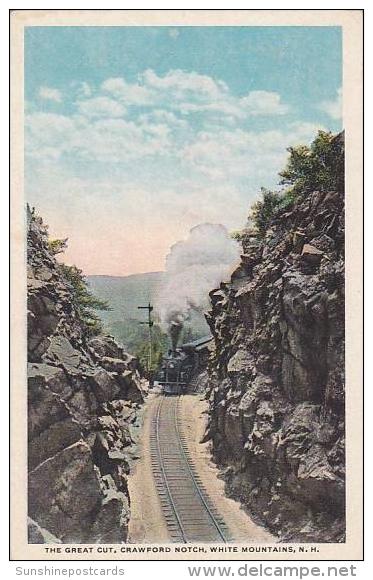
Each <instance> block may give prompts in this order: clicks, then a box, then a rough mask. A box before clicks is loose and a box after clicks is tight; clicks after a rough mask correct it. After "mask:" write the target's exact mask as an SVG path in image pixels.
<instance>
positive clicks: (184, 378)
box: [155, 336, 212, 395]
mask: <svg viewBox="0 0 373 580" xmlns="http://www.w3.org/2000/svg"><path fill="white" fill-rule="evenodd" d="M211 340H212V337H211V336H205V337H203V338H200V339H199V340H196V341H194V342H189V343H186V344H183V345H182V346H181V347H180V348H175V349H170V350H169V351H168V354H167V355H166V356H165V357H163V359H162V363H161V366H160V369H159V371H158V373H157V375H156V377H155V384H158V385H161V386H162V391H163V393H164V394H165V395H181V394H183V393H185V392H186V390H187V387H188V384H189V383H190V381H191V379H192V377H193V376H194V375H195V374H197V373H198V372H199V370H200V369H201V367H202V366H203V365H204V363H205V362H206V358H207V356H208V354H209V350H208V346H209V344H210V343H211Z"/></svg>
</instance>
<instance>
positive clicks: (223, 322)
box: [207, 192, 345, 542]
mask: <svg viewBox="0 0 373 580" xmlns="http://www.w3.org/2000/svg"><path fill="white" fill-rule="evenodd" d="M343 204H344V196H343V194H342V193H337V192H329V193H320V192H314V193H313V194H311V195H308V196H307V197H305V198H303V199H301V200H300V201H298V202H296V203H295V205H293V207H292V208H291V209H283V210H281V212H279V213H278V214H276V216H275V218H274V219H273V221H272V222H271V225H270V228H269V229H268V230H267V233H266V236H265V238H264V239H262V240H259V239H258V238H257V237H255V235H251V236H250V235H247V236H246V237H245V239H244V240H243V252H244V253H243V255H242V261H241V264H240V266H239V268H238V269H237V270H236V271H235V272H234V273H233V275H232V278H231V282H230V283H223V284H221V286H220V288H219V289H217V290H214V291H213V292H211V294H210V296H211V304H212V309H211V311H210V312H209V313H208V314H207V321H208V323H209V325H210V328H211V331H212V333H213V336H214V339H215V346H216V351H215V355H214V356H213V358H212V360H211V362H210V376H211V379H210V385H209V391H208V396H209V398H210V425H209V428H208V434H207V436H208V437H210V438H211V439H212V445H213V452H214V455H215V458H216V460H217V462H218V463H219V464H220V465H221V466H222V468H223V472H224V474H225V479H226V482H227V488H228V490H229V492H230V494H232V495H233V496H234V497H236V498H239V499H240V500H241V502H242V503H243V504H244V505H245V506H246V507H247V508H248V509H249V510H250V511H251V513H252V514H253V515H254V516H256V517H257V519H258V520H260V521H261V522H262V523H264V524H266V525H267V526H268V527H269V528H270V529H271V531H272V532H274V533H277V534H278V536H279V538H280V539H281V540H283V541H301V542H302V541H313V542H315V541H320V542H327V541H330V542H331V541H333V542H334V541H343V537H344V528H345V525H344V497H345V488H344V206H343Z"/></svg>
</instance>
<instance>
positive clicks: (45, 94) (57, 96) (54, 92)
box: [38, 87, 62, 103]
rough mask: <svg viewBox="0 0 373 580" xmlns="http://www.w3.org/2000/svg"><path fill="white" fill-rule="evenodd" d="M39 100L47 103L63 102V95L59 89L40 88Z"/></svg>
mask: <svg viewBox="0 0 373 580" xmlns="http://www.w3.org/2000/svg"><path fill="white" fill-rule="evenodd" d="M38 95H39V98H40V99H44V100H46V101H54V102H55V103H61V102H62V93H61V91H59V90H58V89H53V88H52V87H40V88H39V93H38Z"/></svg>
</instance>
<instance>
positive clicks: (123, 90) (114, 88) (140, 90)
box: [101, 77, 154, 106]
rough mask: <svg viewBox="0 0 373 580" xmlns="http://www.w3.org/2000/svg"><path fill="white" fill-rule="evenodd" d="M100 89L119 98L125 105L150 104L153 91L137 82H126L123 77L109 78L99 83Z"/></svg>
mask: <svg viewBox="0 0 373 580" xmlns="http://www.w3.org/2000/svg"><path fill="white" fill-rule="evenodd" d="M101 90H102V91H104V92H105V93H109V94H110V95H111V96H113V97H115V98H117V99H119V100H120V101H121V102H123V103H124V104H125V105H137V106H141V105H151V104H152V103H153V100H154V94H153V92H152V91H151V90H150V89H149V88H148V87H145V86H143V85H141V84H139V83H136V84H131V83H127V81H125V80H124V79H123V78H120V77H117V78H110V79H107V80H106V81H104V82H103V83H102V84H101Z"/></svg>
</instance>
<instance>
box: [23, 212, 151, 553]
mask: <svg viewBox="0 0 373 580" xmlns="http://www.w3.org/2000/svg"><path fill="white" fill-rule="evenodd" d="M28 361H29V362H28V464H29V481H28V493H29V500H28V505H29V518H30V519H29V542H30V543H46V542H62V543H67V542H79V543H92V542H102V543H105V542H106V543H120V542H125V541H126V537H127V525H128V520H129V514H130V509H129V503H130V498H129V495H128V489H127V474H128V472H129V465H130V461H131V453H132V451H133V445H134V443H135V441H136V435H137V430H138V409H139V406H140V405H141V403H142V402H143V397H144V394H145V391H146V388H147V384H146V381H144V380H143V379H141V377H140V375H139V372H138V370H137V361H136V359H134V358H133V357H132V356H130V355H129V354H127V353H126V352H124V351H123V349H122V348H121V347H120V346H119V345H118V344H116V343H115V341H114V340H113V339H112V338H110V337H103V336H97V337H94V338H89V337H88V335H87V329H86V328H85V327H84V325H83V324H82V323H81V322H80V320H79V317H78V314H77V311H76V308H75V306H74V294H73V289H72V287H71V286H70V285H69V284H68V282H67V281H66V279H65V278H64V277H63V274H62V271H61V268H60V266H59V265H58V263H57V261H56V259H55V257H54V256H53V255H52V254H51V253H50V251H49V249H48V243H47V235H46V229H45V227H44V226H43V224H42V221H41V219H40V218H37V217H35V216H34V215H32V214H31V213H29V214H28Z"/></svg>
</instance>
